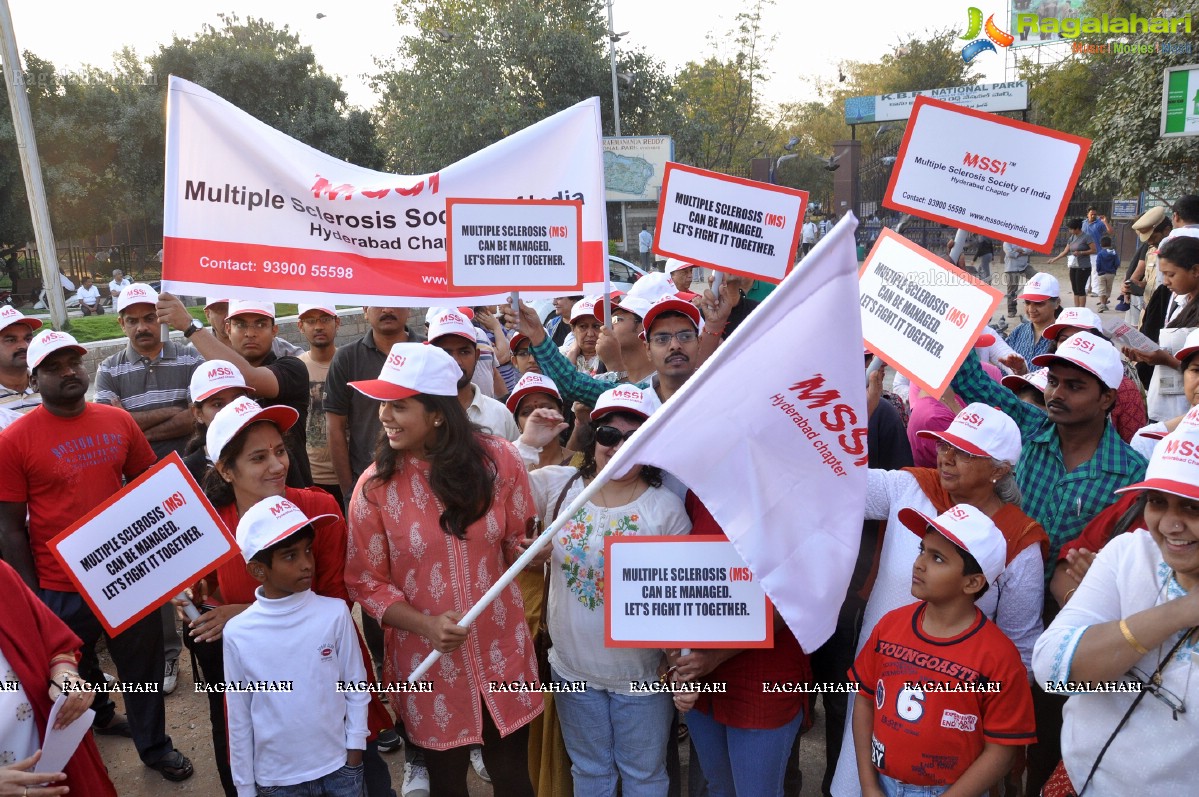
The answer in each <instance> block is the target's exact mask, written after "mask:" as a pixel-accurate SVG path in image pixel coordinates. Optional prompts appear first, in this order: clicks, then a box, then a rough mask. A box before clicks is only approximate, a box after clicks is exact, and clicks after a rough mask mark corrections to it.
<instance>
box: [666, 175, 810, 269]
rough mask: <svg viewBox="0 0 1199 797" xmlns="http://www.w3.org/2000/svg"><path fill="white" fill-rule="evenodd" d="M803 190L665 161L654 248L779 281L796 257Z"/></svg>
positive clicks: (804, 198) (805, 204)
mask: <svg viewBox="0 0 1199 797" xmlns="http://www.w3.org/2000/svg"><path fill="white" fill-rule="evenodd" d="M807 207H808V192H807V191H798V190H796V189H794V188H786V187H784V186H781V185H770V184H768V183H759V182H756V181H754V180H743V179H742V178H740V177H729V176H728V175H727V174H718V173H717V172H710V171H707V170H705V169H696V168H695V167H693V166H684V165H682V164H681V163H668V164H666V174H665V176H664V177H663V178H662V194H661V198H660V200H659V203H658V226H657V227H656V228H655V230H654V251H655V252H657V253H659V254H662V255H666V256H667V257H677V258H678V259H680V260H685V261H687V262H688V263H695V264H696V265H700V266H708V267H710V268H714V269H717V270H720V271H731V272H733V273H735V274H742V275H745V276H748V277H752V278H754V279H762V280H766V281H768V282H775V283H777V282H780V281H781V280H782V279H783V277H785V276H787V272H788V271H790V270H791V267H792V265H794V263H795V248H796V247H797V246H798V245H799V233H800V227H801V225H802V224H803V217H804V211H805V210H806V209H807Z"/></svg>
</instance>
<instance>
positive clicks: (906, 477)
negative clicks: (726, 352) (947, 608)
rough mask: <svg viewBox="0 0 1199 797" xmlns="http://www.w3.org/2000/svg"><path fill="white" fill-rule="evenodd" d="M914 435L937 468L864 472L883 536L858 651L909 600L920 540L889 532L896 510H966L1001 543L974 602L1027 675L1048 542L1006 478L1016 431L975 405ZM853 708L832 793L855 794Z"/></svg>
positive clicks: (875, 384) (877, 387)
mask: <svg viewBox="0 0 1199 797" xmlns="http://www.w3.org/2000/svg"><path fill="white" fill-rule="evenodd" d="M881 374H882V372H881V371H879V372H876V373H875V374H874V378H873V379H872V380H871V401H872V402H873V401H876V400H877V399H876V396H877V393H878V392H879V391H881V387H882V379H881ZM872 406H873V405H872ZM919 434H920V435H921V436H922V437H926V438H930V439H933V440H935V441H936V443H937V466H936V467H935V468H904V469H902V470H894V471H891V470H875V469H871V470H870V471H869V472H868V476H867V483H866V484H867V487H866V518H867V519H870V520H886V521H887V530H888V533H887V534H885V535H884V537H883V544H882V551H881V553H880V555H879V564H878V575H877V576H876V578H875V582H874V586H873V588H872V590H871V593H870V598H869V600H868V601H867V603H866V611H865V613H864V616H863V618H862V630H861V633H860V635H859V637H858V639H859V642H858V645H859V649H860V647H861V645H862V644H864V643H865V641H866V640H867V638H868V637H869V636H870V632H871V631H873V630H874V626H875V625H876V624H877V623H878V621H879V619H881V618H882V616H883V615H885V614H886V613H887V612H889V611H891V610H892V609H897V608H899V607H900V606H904V605H907V604H909V603H911V601H912V592H911V587H912V562H913V561H915V559H916V555H917V553H918V552H919V551H918V548H919V544H920V540H919V538H917V537H916V536H914V535H912V534H896V533H891V532H892V531H893V530H894V529H901V530H902V529H903V528H904V526H903V524H902V523H900V521H899V512H900V510H902V509H904V508H909V507H910V508H912V509H915V510H916V511H918V512H925V513H928V512H933V513H936V514H940V513H942V512H945V511H947V510H948V509H949V508H950V507H952V506H955V505H957V504H970V505H971V506H973V507H975V508H977V509H979V510H981V511H982V512H983V513H984V514H986V515H987V516H988V517H989V518H991V520H992V521H993V522H994V523H995V525H996V526H998V527H999V530H1000V531H1002V532H1003V536H1004V538H1005V539H1006V540H1007V566H1006V569H1005V570H1004V572H1003V575H1002V576H1000V578H999V580H998V581H997V582H996V583H995V588H994V589H990V590H988V591H987V594H986V595H983V597H981V598H979V600H978V608H979V609H980V610H981V611H982V612H983V613H984V614H985V615H986V616H987V618H988V619H990V620H992V621H994V622H995V624H996V626H998V628H999V630H1001V631H1003V632H1004V634H1005V635H1006V636H1007V637H1008V639H1010V640H1011V641H1012V642H1013V643H1014V644H1015V645H1016V648H1017V649H1018V650H1019V651H1020V657H1021V659H1022V660H1023V662H1024V666H1025V668H1026V669H1028V670H1029V671H1030V672H1031V659H1032V649H1033V644H1034V643H1035V642H1036V640H1037V637H1038V636H1039V635H1040V633H1041V630H1042V623H1041V610H1042V608H1043V602H1044V592H1045V582H1044V560H1045V556H1046V554H1047V553H1048V545H1049V537H1048V536H1047V535H1046V533H1045V530H1044V529H1043V528H1042V527H1041V525H1040V524H1039V523H1037V522H1036V521H1035V520H1033V519H1032V518H1030V517H1029V516H1028V515H1026V514H1024V513H1023V512H1022V511H1021V510H1020V488H1019V487H1017V486H1016V480H1015V477H1014V476H1013V475H1012V469H1013V468H1014V467H1015V465H1016V462H1017V460H1019V458H1020V449H1021V441H1020V429H1019V428H1018V427H1017V426H1016V423H1015V422H1014V421H1013V420H1012V419H1011V418H1009V417H1008V416H1007V415H1005V414H1003V413H1002V412H1000V411H999V410H997V409H995V408H994V407H989V406H987V405H986V404H977V403H976V404H968V405H967V406H966V407H965V408H964V409H963V410H962V411H961V412H959V413H958V414H957V415H956V416H955V417H954V419H953V422H952V423H950V425H949V427H948V428H946V429H945V430H944V431H939V432H934V431H923V432H919ZM852 707H853V704H852V701H851V702H850V713H849V716H847V718H846V722H845V731H846V732H845V736H844V742H843V743H842V747H841V756H840V758H839V759H838V763H837V774H836V777H835V779H834V781H833V791H834V793H841V792H842V791H844V789H845V788H856V783H857V777H858V774H857V769H856V763H855V761H854V745H853V738H852V727H853V722H852ZM851 783H852V784H853V785H852V786H850V784H851ZM838 784H840V785H838Z"/></svg>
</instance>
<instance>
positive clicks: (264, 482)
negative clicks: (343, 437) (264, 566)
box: [191, 396, 391, 797]
mask: <svg viewBox="0 0 1199 797" xmlns="http://www.w3.org/2000/svg"><path fill="white" fill-rule="evenodd" d="M298 417H299V413H297V412H296V411H295V410H294V409H292V408H291V407H288V406H285V405H277V406H274V407H268V408H266V409H263V408H262V407H261V406H260V405H259V404H258V403H257V402H256V401H254V400H253V399H250V398H247V397H245V396H241V397H239V398H237V399H235V400H234V401H232V402H230V403H229V404H227V405H225V406H224V407H222V408H221V410H220V411H219V412H217V414H216V416H215V417H213V419H212V422H211V423H210V424H209V426H208V431H207V435H206V443H207V448H208V455H209V457H211V458H212V460H213V467H212V469H211V470H209V471H208V473H207V475H206V476H205V480H204V492H205V494H206V495H207V496H208V500H209V501H211V502H212V505H213V506H214V507H216V510H217V514H218V515H219V516H220V518H221V522H222V523H224V524H225V526H226V527H227V528H230V529H235V528H237V522H238V520H240V519H241V516H242V514H243V513H244V512H245V511H246V510H247V509H249V508H250V507H252V506H254V505H255V504H257V503H258V502H259V501H261V500H262V499H264V498H271V497H274V496H280V495H282V496H285V497H286V498H287V499H288V500H289V501H291V502H292V503H293V504H295V505H296V506H298V507H300V509H302V510H303V511H304V514H305V515H307V516H308V517H315V516H317V515H334V516H335V518H336V519H335V520H332V521H329V522H327V523H324V524H321V525H319V526H317V529H316V538H315V539H314V540H313V543H312V553H313V556H314V558H315V560H316V576H315V580H314V582H313V585H312V590H313V592H315V593H316V594H318V595H323V596H325V597H328V598H340V599H341V600H344V601H345V602H346V603H347V605H348V604H349V603H350V600H349V596H348V594H347V593H346V586H345V581H344V579H343V575H342V574H343V571H344V570H345V561H346V536H347V532H346V524H345V521H344V520H343V518H342V514H341V507H340V506H339V505H338V503H337V500H336V499H335V498H333V496H331V495H329V494H328V493H326V492H324V491H323V490H320V489H317V488H315V487H310V488H306V489H300V488H295V487H288V486H287V469H288V466H289V464H290V462H289V459H288V455H287V447H286V445H284V442H283V433H284V432H286V431H287V430H288V429H289V428H291V426H292V425H293V424H294V423H295V422H296V420H297V419H298ZM257 587H258V582H257V581H255V580H254V579H253V578H252V577H251V576H250V574H249V572H248V571H247V570H246V566H245V564H244V563H243V562H242V561H241V560H240V558H234V559H230V560H229V561H227V562H225V563H224V564H223V565H221V566H220V567H218V568H217V569H216V571H215V572H214V573H212V574H210V575H209V576H208V577H207V578H206V579H204V581H203V582H201V585H200V587H199V590H198V594H199V596H200V598H201V600H200V603H201V605H202V607H203V609H204V612H203V614H201V615H200V617H199V618H197V619H196V620H194V621H193V622H192V623H191V629H192V630H191V635H192V637H193V638H194V639H195V642H196V643H197V644H196V645H195V650H196V660H197V661H198V662H199V664H200V668H201V670H202V672H203V674H204V679H205V680H206V681H207V682H208V683H210V684H211V683H222V682H224V679H225V675H224V660H223V657H222V655H221V645H220V640H221V631H222V629H224V627H225V623H227V622H229V620H230V618H232V617H235V616H236V615H238V614H240V613H241V612H243V611H245V609H246V608H247V607H248V606H249V605H250V604H251V603H253V602H254V591H255V589H256V588H257ZM209 607H211V608H209ZM359 643H360V644H361V639H359ZM297 644H303V641H302V640H297ZM363 659H364V664H365V665H366V669H367V672H368V673H372V676H371V677H372V678H373V670H372V669H371V661H370V656H369V655H367V653H366V648H365V646H363ZM209 712H210V719H211V720H212V736H213V752H214V754H215V756H216V763H217V772H218V773H219V775H220V778H221V785H222V787H223V788H224V791H225V794H226V795H227V797H235V795H236V794H237V790H236V788H234V786H233V778H232V775H231V774H230V772H229V755H228V737H227V736H226V728H225V712H224V698H223V695H221V694H218V693H209ZM368 719H369V727H370V731H371V736H370V740H369V741H368V743H367V750H366V753H365V754H364V755H363V764H364V765H365V766H366V780H367V792H368V794H370V795H371V797H375V795H382V797H386V795H388V794H390V793H391V778H390V775H389V774H388V770H387V765H386V764H385V763H384V762H383V760H382V759H381V758H379V753H378V750H377V747H376V745H375V742H374V739H375V736H376V735H377V734H378V733H379V732H380V731H382V730H384V729H386V728H389V727H391V718H390V716H389V715H388V714H387V709H386V707H385V706H384V705H383V703H382V702H381V701H380V700H379V699H378V698H377V697H372V700H371V706H370V715H369V718H368Z"/></svg>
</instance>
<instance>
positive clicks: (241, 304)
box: [122, 294, 275, 321]
mask: <svg viewBox="0 0 1199 797" xmlns="http://www.w3.org/2000/svg"><path fill="white" fill-rule="evenodd" d="M122 295H123V294H122ZM239 315H264V316H266V317H267V318H269V319H271V320H272V321H273V320H274V318H275V303H274V302H255V301H251V300H249V299H230V300H229V314H228V315H226V316H225V318H233V317H234V316H239Z"/></svg>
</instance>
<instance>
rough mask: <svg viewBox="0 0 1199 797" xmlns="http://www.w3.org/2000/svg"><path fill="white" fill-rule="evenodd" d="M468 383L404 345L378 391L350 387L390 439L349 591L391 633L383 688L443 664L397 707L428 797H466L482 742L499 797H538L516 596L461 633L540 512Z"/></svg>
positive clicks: (428, 351)
mask: <svg viewBox="0 0 1199 797" xmlns="http://www.w3.org/2000/svg"><path fill="white" fill-rule="evenodd" d="M462 378H463V372H462V369H461V368H459V367H458V365H457V363H456V362H455V361H454V359H453V358H452V357H450V356H449V355H448V354H446V353H445V352H444V351H442V350H441V349H438V348H437V347H435V346H423V345H420V344H416V343H397V344H395V345H394V346H392V348H391V352H390V353H389V354H388V357H387V360H386V361H385V362H384V365H383V371H382V373H381V374H380V375H379V378H378V379H374V380H369V381H363V382H351V383H350V386H351V387H353V388H354V389H356V390H358V391H359V392H360V393H363V394H364V395H366V396H369V397H371V398H373V399H376V400H378V401H379V402H380V406H379V420H380V421H381V422H382V425H383V435H384V436H383V439H382V440H381V441H380V444H379V448H378V450H377V451H376V453H375V462H374V464H373V465H371V466H370V467H369V468H367V470H366V472H365V473H363V474H362V477H361V478H360V479H359V480H358V484H357V486H356V487H355V488H354V494H353V497H352V498H351V500H350V544H349V561H348V562H347V563H346V585H347V586H348V587H349V590H350V595H351V596H352V597H353V598H354V599H355V600H357V601H358V602H359V603H361V604H362V607H363V609H364V610H365V611H367V612H369V613H370V614H371V615H373V616H374V617H376V618H377V619H378V620H379V622H380V624H381V625H382V626H383V628H384V631H385V636H384V644H385V653H386V663H385V664H384V668H383V670H384V679H385V680H387V681H397V680H402V679H404V678H405V677H406V676H407V675H408V674H409V673H411V672H412V671H413V670H414V669H415V668H416V667H417V665H418V664H419V663H420V662H421V661H422V660H423V659H424V658H425V657H426V656H427V655H428V654H429V653H431V652H432V651H434V650H437V651H439V652H440V653H441V654H442V656H441V660H440V661H438V662H437V664H435V665H434V666H433V668H432V669H431V670H430V671H429V673H428V674H427V675H426V676H425V678H426V682H428V683H431V684H432V691H431V692H411V693H398V692H397V693H395V695H394V696H393V698H392V706H393V707H394V708H395V710H396V712H397V713H398V714H399V715H400V718H401V719H402V720H403V721H404V727H405V728H406V729H407V731H408V735H409V738H410V739H411V740H412V741H413V742H414V743H415V744H417V745H418V746H420V747H423V748H424V749H425V763H426V764H427V766H428V769H429V780H430V786H431V792H432V793H433V794H435V795H438V797H466V795H467V788H466V771H467V769H468V768H469V767H470V763H469V745H472V744H480V743H482V744H483V759H484V761H485V763H486V766H487V771H488V772H489V773H490V775H491V782H492V786H493V788H494V789H495V793H496V794H502V795H504V796H505V797H526V795H527V796H528V797H532V794H533V787H532V785H531V784H530V782H529V770H528V747H529V730H528V724H529V723H530V722H531V721H532V720H533V719H534V718H535V717H536V716H538V715H539V714H540V713H541V710H542V702H541V693H540V691H536V692H532V691H524V690H520V688H519V687H520V686H521V685H526V684H535V683H536V681H537V666H536V661H535V659H534V656H533V644H532V639H531V637H530V634H529V627H528V625H526V623H525V618H524V604H523V602H522V601H521V597H520V589H519V587H518V586H517V585H516V583H515V582H513V583H510V584H509V585H508V587H507V588H506V589H504V590H503V591H501V593H500V595H499V597H497V598H496V599H495V601H494V602H492V603H491V604H490V605H489V606H488V607H487V608H486V609H485V610H484V611H483V613H482V614H481V615H480V616H479V617H478V619H477V620H475V622H474V623H472V624H471V626H470V627H469V628H463V627H462V626H460V625H458V620H459V619H461V618H462V616H463V613H464V612H466V611H467V610H468V609H470V607H471V606H472V605H474V604H475V603H476V602H477V601H478V599H479V598H481V597H482V596H483V594H484V593H485V592H487V590H488V589H490V588H491V586H492V585H493V584H495V583H496V581H497V580H498V579H499V577H500V576H502V575H503V574H504V572H505V571H506V570H507V569H508V567H509V566H510V564H511V563H512V562H514V561H515V560H516V559H517V558H518V557H519V556H520V554H521V552H522V548H523V547H524V546H523V540H524V537H525V533H526V530H527V529H528V528H529V524H530V521H532V519H533V513H534V509H533V499H532V496H531V495H530V491H529V479H528V475H527V474H526V472H525V467H524V464H523V463H522V462H521V459H520V456H519V455H518V454H517V453H516V449H515V448H514V447H513V446H512V444H511V443H509V442H507V441H506V440H503V439H501V438H498V437H494V436H492V435H487V434H483V433H481V431H480V429H479V427H478V426H476V425H474V424H472V423H471V422H470V419H469V418H468V417H467V415H466V409H465V408H464V407H463V406H462V404H461V403H460V402H459V401H458V398H457V396H458V382H459V380H460V379H462ZM494 684H501V685H504V686H509V687H512V686H515V687H516V688H517V691H505V690H499V689H494V688H493V685H494Z"/></svg>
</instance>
